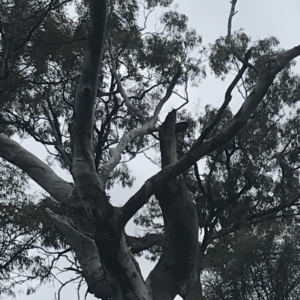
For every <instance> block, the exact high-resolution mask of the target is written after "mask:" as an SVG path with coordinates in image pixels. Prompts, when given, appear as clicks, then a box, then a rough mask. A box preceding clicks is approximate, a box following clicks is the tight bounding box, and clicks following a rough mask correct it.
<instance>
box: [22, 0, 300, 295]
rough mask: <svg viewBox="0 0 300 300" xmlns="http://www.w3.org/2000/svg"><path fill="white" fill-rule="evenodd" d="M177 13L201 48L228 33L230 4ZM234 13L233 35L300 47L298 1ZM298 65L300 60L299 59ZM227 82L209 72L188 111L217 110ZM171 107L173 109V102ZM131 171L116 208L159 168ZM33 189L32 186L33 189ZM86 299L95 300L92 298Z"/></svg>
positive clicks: (115, 193) (261, 1)
mask: <svg viewBox="0 0 300 300" xmlns="http://www.w3.org/2000/svg"><path fill="white" fill-rule="evenodd" d="M175 3H176V4H178V8H177V10H178V11H179V12H181V13H185V14H186V15H187V16H188V17H189V25H190V27H192V28H195V29H197V31H198V33H200V34H201V35H202V37H203V44H204V45H207V44H208V43H212V42H213V41H214V40H215V39H217V38H218V37H220V36H221V35H223V36H224V35H226V33H227V22H228V15H229V11H230V1H229V0H206V1H204V0H189V1H186V0H185V1H184V0H178V1H176V2H175ZM236 9H237V11H238V14H236V15H235V17H234V19H233V25H232V31H235V30H238V29H240V28H243V29H245V33H246V34H247V35H249V36H251V37H252V40H256V39H257V38H265V37H270V36H275V37H277V38H278V39H279V41H280V43H281V44H280V47H281V48H283V49H289V48H292V47H293V46H297V45H299V44H300V29H299V28H300V22H299V20H300V0H239V1H238V3H237V5H236ZM157 17H159V15H158V14H157ZM298 64H299V65H300V60H299V58H298ZM294 71H295V72H297V73H300V66H296V67H295V68H294ZM228 82H229V81H228V80H227V81H223V82H222V81H221V80H220V79H216V78H215V77H214V76H213V75H211V74H210V72H209V70H208V76H207V79H205V80H204V81H203V83H202V84H201V85H200V86H199V87H197V88H191V89H190V90H189V96H190V100H191V102H192V103H191V104H190V108H194V106H195V104H196V103H200V108H202V109H203V108H204V107H205V105H206V104H208V103H210V104H212V105H213V106H219V105H220V104H221V103H222V102H223V100H224V94H225V91H226V89H227V86H228V84H229V83H228ZM233 95H234V98H233V100H232V103H233V106H234V107H235V109H237V108H238V107H239V106H240V105H241V104H242V99H241V97H240V96H239V95H238V94H237V93H234V94H233ZM172 104H174V105H175V103H174V102H173V103H172ZM22 145H23V146H24V147H26V148H27V149H28V150H30V151H32V152H33V153H35V154H36V155H37V156H39V157H40V158H44V157H45V155H46V152H45V150H44V147H43V146H42V145H38V144H36V143H34V142H33V141H32V140H25V141H23V142H22ZM129 165H130V167H131V170H132V172H133V174H134V175H135V177H136V178H137V180H136V183H135V185H134V187H133V188H132V189H121V188H120V187H116V188H115V189H114V190H112V191H110V195H111V199H112V201H113V203H115V204H117V203H118V204H123V203H124V202H125V201H126V200H127V199H128V198H129V197H130V196H131V195H133V194H134V192H135V191H136V190H137V189H138V188H139V187H140V186H141V185H142V184H143V183H144V182H145V181H146V180H147V179H148V178H149V177H150V176H151V175H153V174H155V173H156V172H157V171H159V170H158V167H156V166H154V165H152V164H150V163H149V162H148V161H147V160H146V159H144V158H143V156H142V155H141V156H140V157H138V158H137V159H135V160H134V161H133V162H131V163H130V164H129ZM55 171H56V172H57V173H58V174H59V175H60V176H62V177H63V178H65V179H67V180H70V177H69V176H66V174H65V173H64V172H61V171H60V170H59V168H58V167H56V168H55ZM32 189H34V186H32ZM127 231H128V233H130V234H134V233H135V228H134V227H133V226H132V225H130V226H128V228H127ZM152 267H153V265H149V263H145V262H142V264H141V268H142V270H143V271H144V274H148V272H149V271H150V270H151V268H152ZM55 291H56V289H54V288H53V287H49V286H44V287H42V288H40V290H39V291H38V292H37V293H36V294H34V295H30V296H25V295H21V294H20V295H17V299H20V300H25V299H27V300H38V299H43V300H52V299H54V293H55ZM76 297H77V294H76V290H75V287H74V286H73V287H71V286H70V287H67V288H65V289H64V290H63V292H62V294H61V299H62V300H66V299H77V298H76ZM88 299H95V298H93V297H91V296H89V297H88Z"/></svg>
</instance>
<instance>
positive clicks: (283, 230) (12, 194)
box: [0, 0, 300, 300]
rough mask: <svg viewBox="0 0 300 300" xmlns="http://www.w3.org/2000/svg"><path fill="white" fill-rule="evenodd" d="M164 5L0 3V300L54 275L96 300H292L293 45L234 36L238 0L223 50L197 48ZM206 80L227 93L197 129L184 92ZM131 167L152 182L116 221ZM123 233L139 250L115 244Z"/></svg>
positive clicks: (297, 268)
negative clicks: (137, 165) (140, 162)
mask: <svg viewBox="0 0 300 300" xmlns="http://www.w3.org/2000/svg"><path fill="white" fill-rule="evenodd" d="M172 2H173V1H172V0H160V1H159V0H158V1H149V0H147V1H135V0H130V1H129V0H128V1H127V0H126V1H115V0H111V1H106V0H89V1H76V2H75V1H71V0H45V1H36V0H23V1H16V0H7V1H2V2H1V3H0V158H1V161H0V174H1V177H0V178H1V180H0V208H1V209H0V296H1V295H4V294H9V295H13V294H14V291H15V289H16V287H17V285H18V284H22V283H24V282H26V283H28V282H29V281H30V280H34V279H37V280H39V284H38V285H37V286H36V285H35V284H32V285H30V286H29V288H28V290H27V293H28V294H30V293H33V292H35V291H36V289H37V288H38V287H39V286H40V284H42V283H45V282H47V281H49V280H56V279H57V278H58V274H59V273H60V272H61V271H62V270H61V269H60V266H59V263H60V261H61V260H64V261H65V262H67V263H68V267H66V268H65V269H64V271H68V272H73V274H74V277H73V278H72V279H70V280H69V281H76V282H78V286H79V287H80V286H81V285H82V283H83V282H85V283H86V285H87V287H88V289H87V292H88V293H89V294H92V295H94V296H95V297H96V298H99V299H107V300H108V299H118V300H119V299H126V300H137V299H139V300H141V299H145V300H146V299H147V300H156V299H174V298H175V297H176V296H177V295H180V296H181V297H182V298H183V299H187V300H194V299H208V300H210V299H211V300H212V299H278V300H279V299H297V297H298V294H299V292H300V279H299V273H300V257H299V253H300V252H299V248H300V245H299V241H298V233H299V224H298V214H299V212H298V210H299V191H300V184H299V175H300V174H299V167H300V165H299V153H300V151H299V150H300V144H299V143H300V139H299V120H300V119H299V113H300V110H299V104H298V102H299V99H300V77H299V76H298V75H297V74H295V73H294V72H293V67H294V65H295V59H296V58H297V57H298V56H299V55H300V45H295V47H293V48H291V49H281V48H280V47H279V41H278V39H277V38H276V37H273V36H270V37H268V38H265V39H261V40H252V39H251V37H250V36H248V35H247V33H246V32H245V31H244V30H239V31H234V30H233V26H232V22H233V17H234V15H235V14H236V8H235V7H236V4H237V0H232V1H231V10H230V14H229V17H228V28H227V35H226V36H221V37H219V38H218V39H217V40H216V41H215V42H214V43H212V44H210V45H203V43H202V38H201V33H200V32H197V31H196V30H195V29H192V28H190V27H189V25H188V17H187V16H186V15H184V14H181V13H180V8H179V9H174V7H173V6H172ZM70 5H71V6H70ZM228 5H230V3H228ZM70 7H71V8H70ZM70 9H73V10H74V12H73V13H72V14H73V16H72V17H71V16H70V14H69V12H68V11H69V10H70ZM157 12H160V13H161V16H160V18H159V19H157V20H156V24H155V26H153V23H152V21H151V17H152V15H153V14H154V13H157ZM153 27H155V28H153ZM208 69H209V70H210V71H212V72H213V73H214V75H215V76H216V77H218V78H220V79H222V80H224V79H227V78H230V80H231V82H229V83H228V87H227V90H226V91H225V92H224V102H223V103H222V105H221V106H220V107H214V106H212V105H207V106H206V107H205V109H204V111H203V112H201V113H199V114H197V115H196V116H194V114H193V112H191V111H189V110H187V109H186V104H187V103H188V102H189V101H192V99H189V96H188V90H189V88H190V87H191V86H197V85H199V84H201V82H202V81H203V80H205V77H206V72H207V70H208ZM232 74H233V75H232ZM227 80H228V79H227ZM228 81H229V80H228ZM234 90H237V91H238V92H239V94H240V98H241V99H242V104H241V106H240V108H239V110H238V111H237V112H234V111H233V110H232V108H231V106H230V102H231V100H232V95H233V91H234ZM171 99H178V101H175V103H176V105H175V106H173V107H172V108H170V105H169V102H170V101H171ZM177 104H178V105H177ZM163 110H168V114H167V116H166V114H165V113H164V111H163ZM20 138H21V139H25V138H31V139H33V140H35V142H38V143H40V144H42V145H44V146H45V148H46V149H47V151H48V154H49V156H48V158H47V163H46V162H44V161H42V160H41V159H39V158H38V157H37V156H36V155H35V154H34V153H31V152H29V151H27V150H26V149H25V148H24V147H22V146H21V144H20V143H18V142H17V141H16V139H20ZM141 154H145V156H146V157H147V158H148V159H149V160H150V161H151V162H152V163H154V164H156V165H158V166H159V167H160V169H161V170H160V171H159V172H158V173H157V174H155V175H153V176H152V177H150V178H149V179H148V180H147V181H146V182H145V183H144V184H143V185H142V186H141V187H140V188H139V190H138V191H137V192H136V193H133V194H132V196H131V197H130V198H129V199H123V196H122V194H121V193H120V198H122V206H114V205H113V204H112V203H111V199H110V190H112V189H114V188H116V184H120V185H121V186H122V187H123V188H125V187H132V186H133V184H134V182H135V179H136V174H134V173H132V172H131V170H130V167H129V166H128V162H129V161H134V160H135V159H136V158H137V156H138V155H141ZM200 161H201V166H204V167H203V168H202V167H201V166H200ZM53 165H58V166H59V167H60V168H61V169H63V170H64V171H65V172H66V173H68V174H70V175H71V176H72V182H68V181H66V180H64V179H63V178H61V177H60V176H58V175H57V174H56V173H55V172H54V170H53V169H52V167H51V166H53ZM30 180H33V181H34V182H36V183H37V184H38V185H39V186H40V187H41V188H42V189H43V190H44V192H43V193H39V194H38V193H30V192H28V182H29V181H30ZM132 218H133V220H134V223H135V224H136V225H138V226H140V227H142V228H143V230H144V232H145V234H144V235H143V236H139V237H135V236H130V235H128V234H127V233H126V232H125V226H126V225H127V224H128V222H129V221H130V220H131V219H132ZM143 254H145V255H146V258H148V259H150V260H152V261H156V264H155V266H154V267H153V270H152V271H151V273H150V274H149V276H148V277H147V278H143V276H142V273H141V270H140V267H139V264H138V262H137V260H136V256H141V255H143ZM67 283H68V282H65V283H62V284H61V288H62V287H64V286H65V285H66V284H67ZM61 288H60V289H59V291H60V290H61Z"/></svg>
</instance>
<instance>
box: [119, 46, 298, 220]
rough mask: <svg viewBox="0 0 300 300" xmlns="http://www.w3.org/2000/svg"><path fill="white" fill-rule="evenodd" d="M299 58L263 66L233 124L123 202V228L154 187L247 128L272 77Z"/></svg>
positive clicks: (286, 56)
mask: <svg viewBox="0 0 300 300" xmlns="http://www.w3.org/2000/svg"><path fill="white" fill-rule="evenodd" d="M299 55H300V46H297V47H294V48H292V49H290V50H287V51H285V52H283V53H281V54H280V55H278V57H277V58H276V59H275V60H269V61H268V62H266V63H265V65H264V66H263V67H262V68H261V69H260V71H259V74H258V79H257V83H256V85H255V87H254V89H253V91H252V92H251V94H250V95H249V96H248V97H247V98H246V100H245V102H244V103H243V105H242V107H241V109H240V110H239V112H238V113H237V114H236V116H235V117H234V118H233V120H232V121H231V122H229V123H228V124H227V125H226V126H225V127H224V128H223V130H222V131H220V132H219V133H218V134H216V135H215V136H213V137H212V138H210V139H208V140H206V141H203V142H202V141H201V139H200V138H198V139H197V140H196V142H195V143H194V144H193V145H192V147H191V149H190V150H189V151H188V152H187V153H186V154H185V155H183V156H182V157H181V158H180V159H179V160H178V161H177V162H176V163H174V164H172V165H170V166H167V167H165V168H164V169H163V170H162V171H160V172H158V173H157V174H156V175H154V176H152V177H151V178H149V179H148V180H147V181H146V182H145V184H144V185H143V186H142V187H141V188H140V189H139V190H138V192H137V193H136V194H135V195H134V196H132V197H131V198H130V199H129V200H128V201H127V202H126V204H125V205H124V206H123V208H121V212H122V219H123V220H122V222H124V223H125V224H126V223H127V222H128V220H129V219H131V217H132V216H133V215H134V214H135V213H136V212H137V211H138V210H139V209H140V208H141V207H142V206H143V205H144V204H145V203H146V201H147V200H148V199H149V197H150V196H151V195H153V194H154V191H155V187H156V186H159V185H161V184H164V183H166V182H168V181H170V180H172V179H173V178H175V177H176V176H178V175H179V174H181V173H183V172H184V171H185V170H187V169H189V168H190V167H191V166H192V165H193V164H194V163H195V162H196V161H198V160H199V159H201V158H202V157H204V156H205V155H207V154H209V153H211V152H212V151H214V150H216V149H218V148H219V147H221V146H222V145H223V144H224V143H226V142H228V141H229V140H231V139H232V138H233V137H234V136H235V135H236V134H237V133H238V132H239V131H240V130H241V129H242V128H244V127H245V126H246V125H247V122H248V120H249V118H250V116H251V114H252V113H253V112H254V111H255V109H256V107H257V106H258V104H259V103H260V102H261V100H262V99H263V97H264V96H265V94H266V92H267V91H268V89H269V88H270V86H271V85H272V83H273V80H274V78H275V76H276V75H277V74H278V73H279V72H280V71H281V70H282V69H284V68H285V67H286V66H287V65H288V64H289V62H290V61H291V60H293V59H294V58H295V57H297V56H299Z"/></svg>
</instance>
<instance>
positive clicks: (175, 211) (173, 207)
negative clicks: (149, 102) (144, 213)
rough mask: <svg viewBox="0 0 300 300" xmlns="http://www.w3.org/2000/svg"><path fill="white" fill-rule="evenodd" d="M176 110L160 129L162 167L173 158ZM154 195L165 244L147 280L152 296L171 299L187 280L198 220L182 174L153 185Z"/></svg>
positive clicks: (195, 253) (195, 248) (194, 258)
mask: <svg viewBox="0 0 300 300" xmlns="http://www.w3.org/2000/svg"><path fill="white" fill-rule="evenodd" d="M175 121H176V111H175V110H173V111H172V112H171V113H169V115H168V116H167V118H166V121H165V122H164V123H163V125H162V126H161V130H160V134H159V135H160V148H161V154H162V155H161V156H162V167H163V168H164V167H165V166H167V165H169V164H172V163H174V162H176V161H177V146H176V138H175ZM155 196H156V198H157V199H158V201H159V204H160V207H161V209H162V213H163V218H164V225H165V233H166V234H165V236H166V240H165V245H164V248H163V253H162V256H161V258H160V260H159V261H158V263H157V265H156V267H155V268H154V269H153V271H152V272H151V274H150V275H149V278H148V279H147V282H149V284H150V286H151V289H152V293H153V298H154V299H173V298H174V297H175V296H176V295H177V294H178V293H179V292H180V290H181V288H182V286H183V285H184V283H185V282H186V280H187V279H188V276H189V274H190V272H191V271H192V269H193V267H194V265H195V263H196V259H197V246H198V222H197V214H196V210H195V206H194V204H193V201H192V199H191V196H190V193H189V191H188V189H187V187H186V185H185V183H184V180H183V177H182V176H180V177H177V178H176V179H173V180H172V181H170V182H169V183H167V184H164V185H161V186H157V187H156V192H155Z"/></svg>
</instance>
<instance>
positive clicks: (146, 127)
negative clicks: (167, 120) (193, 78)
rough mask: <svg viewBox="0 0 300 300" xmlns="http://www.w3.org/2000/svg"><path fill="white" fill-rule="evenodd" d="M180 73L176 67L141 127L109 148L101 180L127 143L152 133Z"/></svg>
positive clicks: (109, 170)
mask: <svg viewBox="0 0 300 300" xmlns="http://www.w3.org/2000/svg"><path fill="white" fill-rule="evenodd" d="M180 75H181V68H178V70H177V72H176V74H175V75H174V76H173V79H172V80H171V82H170V84H169V86H168V88H167V91H166V94H165V96H164V97H163V98H162V99H161V100H160V102H159V103H158V105H157V106H156V108H155V110H154V113H153V116H152V117H151V119H150V120H149V121H148V122H145V123H144V124H143V126H142V127H140V128H135V129H132V130H130V131H129V132H128V133H126V134H124V135H123V137H122V138H121V140H120V142H119V144H118V145H117V147H116V148H111V149H110V153H109V154H110V157H111V158H110V160H109V161H108V162H107V163H105V164H104V165H103V167H102V170H101V175H100V177H101V179H102V182H104V183H105V182H106V181H107V178H108V176H109V174H110V172H111V171H112V170H113V169H114V168H115V167H116V166H117V164H118V163H119V162H120V160H121V153H122V152H123V151H124V150H125V149H126V147H127V145H128V144H129V143H130V142H131V141H132V140H133V139H135V138H137V137H139V136H143V135H145V134H148V133H152V132H154V131H155V130H154V128H153V127H154V126H155V124H156V122H157V121H158V116H159V113H160V111H161V109H162V107H163V105H164V104H165V103H166V102H167V101H168V100H169V98H170V97H171V95H172V92H173V89H174V87H175V85H176V83H177V81H178V79H179V77H180Z"/></svg>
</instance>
